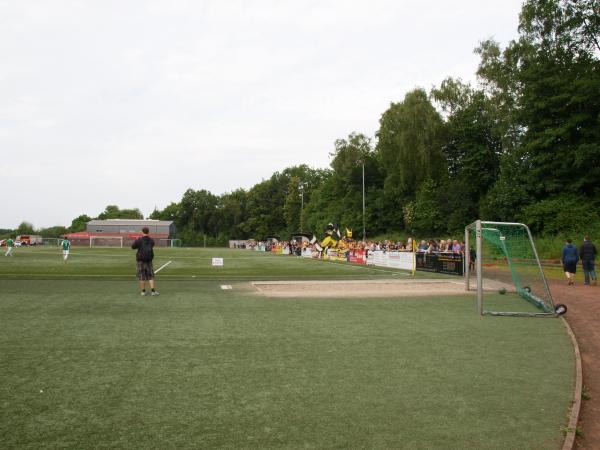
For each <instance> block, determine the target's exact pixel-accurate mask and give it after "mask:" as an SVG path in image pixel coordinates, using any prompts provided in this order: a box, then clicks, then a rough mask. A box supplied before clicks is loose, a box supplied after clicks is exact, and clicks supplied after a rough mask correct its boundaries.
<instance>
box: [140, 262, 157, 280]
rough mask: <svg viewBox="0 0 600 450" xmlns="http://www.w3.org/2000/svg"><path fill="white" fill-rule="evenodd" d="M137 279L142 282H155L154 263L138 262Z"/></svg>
mask: <svg viewBox="0 0 600 450" xmlns="http://www.w3.org/2000/svg"><path fill="white" fill-rule="evenodd" d="M137 278H138V280H140V281H148V280H154V268H153V267H152V261H137Z"/></svg>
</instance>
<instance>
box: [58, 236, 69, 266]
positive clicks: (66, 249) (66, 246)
mask: <svg viewBox="0 0 600 450" xmlns="http://www.w3.org/2000/svg"><path fill="white" fill-rule="evenodd" d="M60 245H61V247H62V251H63V259H64V260H65V261H66V260H67V258H68V257H69V250H71V242H69V240H68V239H67V238H64V239H63V241H62V243H61V244H60Z"/></svg>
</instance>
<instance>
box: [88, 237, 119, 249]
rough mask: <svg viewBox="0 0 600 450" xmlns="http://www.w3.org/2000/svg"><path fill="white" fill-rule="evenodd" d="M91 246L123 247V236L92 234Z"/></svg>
mask: <svg viewBox="0 0 600 450" xmlns="http://www.w3.org/2000/svg"><path fill="white" fill-rule="evenodd" d="M90 247H123V236H90Z"/></svg>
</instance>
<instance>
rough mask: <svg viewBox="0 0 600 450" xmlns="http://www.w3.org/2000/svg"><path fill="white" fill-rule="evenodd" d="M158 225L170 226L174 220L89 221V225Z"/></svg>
mask: <svg viewBox="0 0 600 450" xmlns="http://www.w3.org/2000/svg"><path fill="white" fill-rule="evenodd" d="M111 223H112V224H115V225H158V226H165V227H168V226H170V225H171V224H172V223H173V221H172V220H154V219H106V220H100V219H94V220H90V221H89V222H88V225H110V224H111Z"/></svg>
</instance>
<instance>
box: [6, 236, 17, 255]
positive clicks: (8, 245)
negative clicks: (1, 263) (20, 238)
mask: <svg viewBox="0 0 600 450" xmlns="http://www.w3.org/2000/svg"><path fill="white" fill-rule="evenodd" d="M14 247H15V241H13V240H12V238H10V237H9V238H8V239H7V240H6V253H5V254H4V256H12V255H13V254H12V252H13V248H14Z"/></svg>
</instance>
